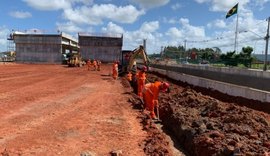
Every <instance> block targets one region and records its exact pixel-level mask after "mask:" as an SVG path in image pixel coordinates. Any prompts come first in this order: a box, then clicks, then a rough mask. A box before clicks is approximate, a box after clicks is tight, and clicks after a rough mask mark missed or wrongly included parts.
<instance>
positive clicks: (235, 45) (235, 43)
mask: <svg viewBox="0 0 270 156" xmlns="http://www.w3.org/2000/svg"><path fill="white" fill-rule="evenodd" d="M237 37H238V9H237V16H236V27H235V41H234V51H235V53H237V49H238V48H237Z"/></svg>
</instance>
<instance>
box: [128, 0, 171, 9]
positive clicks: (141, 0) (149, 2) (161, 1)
mask: <svg viewBox="0 0 270 156" xmlns="http://www.w3.org/2000/svg"><path fill="white" fill-rule="evenodd" d="M131 1H133V2H135V3H137V4H139V5H140V6H141V7H142V8H146V9H149V8H155V7H160V6H163V5H166V4H167V3H169V2H170V0H131Z"/></svg>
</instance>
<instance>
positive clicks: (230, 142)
mask: <svg viewBox="0 0 270 156" xmlns="http://www.w3.org/2000/svg"><path fill="white" fill-rule="evenodd" d="M148 76H149V80H150V81H151V80H155V79H157V77H156V76H153V75H151V74H149V75H148ZM159 100H160V102H159V103H160V117H161V119H162V121H163V124H164V126H165V127H166V128H167V129H169V130H170V131H171V132H172V133H173V135H174V136H175V137H176V138H177V140H178V141H179V142H180V143H181V144H182V146H183V148H184V149H185V150H186V151H187V152H188V153H189V154H190V155H200V156H204V155H205V156H208V155H228V156H229V155H267V154H269V152H270V141H269V140H270V116H269V114H267V113H264V112H260V111H256V110H254V109H251V108H248V107H245V106H239V104H237V103H233V102H232V103H229V102H222V101H219V100H217V99H215V98H213V97H210V96H206V95H203V94H201V93H200V92H196V91H195V90H193V89H191V88H190V87H188V86H187V87H181V86H178V85H175V84H172V86H171V92H170V93H169V94H164V93H161V94H160V97H159ZM236 101H237V100H236ZM257 104H258V103H257Z"/></svg>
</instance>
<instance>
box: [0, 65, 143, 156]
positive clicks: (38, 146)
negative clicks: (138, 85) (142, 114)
mask: <svg viewBox="0 0 270 156" xmlns="http://www.w3.org/2000/svg"><path fill="white" fill-rule="evenodd" d="M110 68H111V67H110V66H106V67H104V66H103V69H102V71H87V70H86V68H84V67H82V68H67V67H65V66H61V65H18V64H6V65H3V64H1V65H0V71H1V72H0V86H1V88H0V106H1V107H0V152H2V154H5V153H8V154H9V155H20V154H21V155H79V154H81V153H90V152H92V153H94V154H96V155H109V153H110V152H111V151H114V150H121V151H122V152H123V155H132V156H135V155H138V156H141V155H144V151H143V147H141V146H140V145H141V144H142V141H143V140H144V139H145V138H146V137H147V133H146V132H145V131H143V130H142V126H141V125H140V122H139V119H138V118H136V117H137V116H138V114H136V113H138V112H136V111H134V110H132V107H131V105H130V103H128V95H126V94H125V92H126V91H125V88H123V86H122V85H121V81H120V80H113V79H112V78H111V77H110V76H109V75H108V74H109V71H110ZM119 95H120V96H119Z"/></svg>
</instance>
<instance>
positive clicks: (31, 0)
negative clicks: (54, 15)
mask: <svg viewBox="0 0 270 156" xmlns="http://www.w3.org/2000/svg"><path fill="white" fill-rule="evenodd" d="M23 1H24V2H26V3H27V5H29V6H30V7H33V8H35V9H38V10H60V9H64V8H70V7H71V1H67V0H46V1H45V0H40V1H37V0H23Z"/></svg>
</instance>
